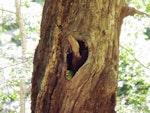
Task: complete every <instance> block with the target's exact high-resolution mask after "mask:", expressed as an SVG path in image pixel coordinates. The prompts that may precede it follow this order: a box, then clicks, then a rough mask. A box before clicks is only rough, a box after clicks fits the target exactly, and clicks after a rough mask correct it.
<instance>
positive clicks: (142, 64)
mask: <svg viewBox="0 0 150 113" xmlns="http://www.w3.org/2000/svg"><path fill="white" fill-rule="evenodd" d="M120 47H121V48H123V49H124V50H126V51H127V52H128V53H129V54H130V55H132V57H133V58H134V59H135V60H136V61H137V62H138V63H139V64H140V65H141V66H142V67H144V68H146V69H148V70H150V68H149V67H147V66H145V65H144V64H143V63H141V61H139V60H138V59H137V58H136V57H135V55H134V54H133V53H131V52H130V51H129V50H128V49H126V48H125V47H123V46H122V45H120Z"/></svg>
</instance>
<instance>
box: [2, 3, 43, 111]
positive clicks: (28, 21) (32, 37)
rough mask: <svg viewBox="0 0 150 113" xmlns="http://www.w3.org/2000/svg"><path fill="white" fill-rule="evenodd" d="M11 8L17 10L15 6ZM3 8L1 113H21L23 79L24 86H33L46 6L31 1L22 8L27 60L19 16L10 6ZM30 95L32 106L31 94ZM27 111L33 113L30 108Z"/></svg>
mask: <svg viewBox="0 0 150 113" xmlns="http://www.w3.org/2000/svg"><path fill="white" fill-rule="evenodd" d="M8 1H9V0H8ZM5 2H6V1H3V3H5ZM9 2H10V1H9ZM6 6H7V5H6ZM10 6H11V4H10ZM0 7H2V6H1V3H0ZM11 7H13V8H12V9H14V8H15V7H14V6H13V4H12V6H11ZM3 8H4V9H6V10H4V11H0V16H1V18H0V62H1V65H0V113H19V107H20V106H19V99H20V98H19V96H20V84H22V83H21V78H22V77H23V78H24V80H25V86H24V87H26V88H28V87H29V86H30V85H31V84H30V82H31V75H32V70H33V69H32V62H33V54H34V50H35V47H36V45H37V43H38V39H39V31H40V30H39V28H40V21H41V13H42V6H41V5H40V4H38V3H33V2H29V0H25V1H23V3H22V6H21V9H22V15H23V18H24V23H25V24H24V27H25V33H26V34H25V37H26V42H27V43H26V46H27V49H26V55H25V56H24V61H22V55H21V53H22V48H21V38H20V34H19V26H18V24H17V22H16V15H15V13H12V12H13V11H12V12H9V9H8V10H7V8H8V7H3ZM3 8H1V9H3ZM35 9H36V10H35ZM26 96H27V98H26V99H27V103H28V105H30V99H29V98H30V92H27V95H26ZM26 112H28V113H29V112H30V106H28V108H27V111H26Z"/></svg>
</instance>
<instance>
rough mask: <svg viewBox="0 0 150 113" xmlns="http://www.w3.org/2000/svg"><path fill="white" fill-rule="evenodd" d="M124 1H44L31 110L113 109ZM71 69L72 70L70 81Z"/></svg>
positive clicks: (111, 112)
mask: <svg viewBox="0 0 150 113" xmlns="http://www.w3.org/2000/svg"><path fill="white" fill-rule="evenodd" d="M124 5H125V2H124V0H45V5H44V9H43V15H42V22H41V39H40V41H39V44H38V47H37V49H36V51H35V56H34V70H33V77H32V95H31V101H32V103H31V104H32V105H31V110H32V113H115V103H116V100H115V98H116V96H115V94H116V89H117V75H118V61H119V60H118V56H119V34H120V29H121V23H122V19H123V16H122V11H123V10H122V8H123V7H124ZM67 70H71V71H73V73H74V75H73V78H72V79H71V80H67V79H66V72H67Z"/></svg>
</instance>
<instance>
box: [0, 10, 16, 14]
mask: <svg viewBox="0 0 150 113" xmlns="http://www.w3.org/2000/svg"><path fill="white" fill-rule="evenodd" d="M0 10H1V11H5V12H8V13H12V14H16V12H13V11H10V10H6V9H0Z"/></svg>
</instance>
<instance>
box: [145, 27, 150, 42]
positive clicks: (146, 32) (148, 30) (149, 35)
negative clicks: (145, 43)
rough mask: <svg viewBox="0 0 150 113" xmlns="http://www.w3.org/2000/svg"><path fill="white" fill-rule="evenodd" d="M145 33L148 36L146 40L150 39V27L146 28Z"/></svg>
mask: <svg viewBox="0 0 150 113" xmlns="http://www.w3.org/2000/svg"><path fill="white" fill-rule="evenodd" d="M144 34H145V35H146V36H147V38H146V39H145V40H150V27H149V28H146V31H145V32H144Z"/></svg>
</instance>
